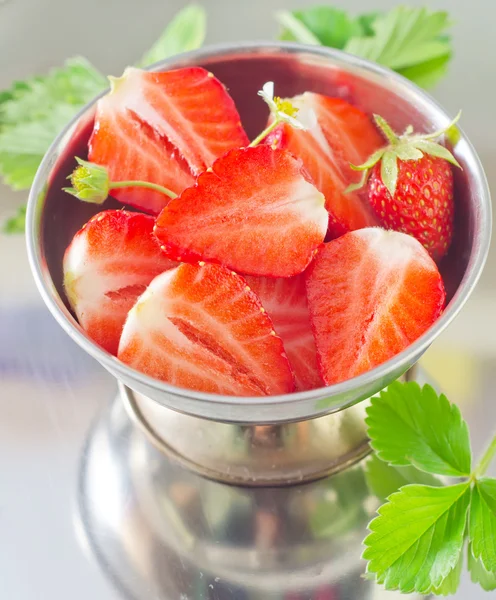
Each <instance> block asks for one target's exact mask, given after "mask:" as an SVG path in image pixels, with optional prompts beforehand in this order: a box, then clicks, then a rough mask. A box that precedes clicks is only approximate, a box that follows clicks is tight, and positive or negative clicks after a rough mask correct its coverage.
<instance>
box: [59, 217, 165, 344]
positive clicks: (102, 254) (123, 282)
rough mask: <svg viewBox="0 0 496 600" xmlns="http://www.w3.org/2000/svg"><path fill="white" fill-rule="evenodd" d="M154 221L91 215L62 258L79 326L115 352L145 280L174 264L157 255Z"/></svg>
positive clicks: (158, 251) (140, 218)
mask: <svg viewBox="0 0 496 600" xmlns="http://www.w3.org/2000/svg"><path fill="white" fill-rule="evenodd" d="M153 224H154V219H153V217H150V216H148V215H143V214H140V213H131V212H127V211H124V210H108V211H104V212H101V213H99V214H97V215H95V216H94V217H93V218H92V219H90V220H89V221H88V223H86V225H83V227H82V229H80V230H79V231H78V232H77V233H76V235H75V236H74V238H73V240H72V242H71V244H70V246H69V247H68V248H67V250H66V252H65V255H64V263H63V267H64V287H65V291H66V294H67V298H68V300H69V303H70V305H71V307H72V309H73V310H74V312H75V314H76V316H77V318H78V321H79V323H80V325H81V327H82V328H83V329H84V330H85V331H86V332H87V334H88V335H89V336H90V337H91V339H92V340H93V341H95V342H96V343H97V344H99V345H100V346H102V347H103V348H104V349H105V350H107V351H108V352H111V353H112V354H117V348H118V346H119V339H120V336H121V331H122V327H123V326H124V321H125V320H126V317H127V313H128V311H129V310H130V309H131V308H132V306H133V305H134V304H135V302H136V299H137V298H138V296H139V295H140V294H141V293H142V292H143V291H144V290H145V289H146V286H147V285H148V284H149V283H150V281H151V280H152V279H153V278H154V277H155V276H156V275H158V274H159V273H162V272H163V271H166V270H167V269H170V268H171V267H174V266H176V265H177V263H175V262H173V261H171V260H170V259H168V258H167V257H166V256H165V255H164V254H163V253H162V252H161V251H160V245H159V244H158V242H157V240H156V238H155V237H154V235H153V233H152V232H153Z"/></svg>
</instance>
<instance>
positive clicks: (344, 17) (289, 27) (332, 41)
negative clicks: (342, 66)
mask: <svg viewBox="0 0 496 600" xmlns="http://www.w3.org/2000/svg"><path fill="white" fill-rule="evenodd" d="M288 15H290V16H288ZM276 16H277V18H278V20H279V22H280V23H281V25H283V27H284V29H283V31H282V33H281V39H284V40H291V41H302V40H301V37H300V34H301V31H302V30H301V27H300V23H301V24H302V25H303V26H304V27H305V29H306V32H305V36H307V38H308V33H307V32H310V33H311V35H312V36H313V37H314V38H315V39H316V40H317V42H318V43H320V44H322V45H323V46H329V47H330V48H339V49H342V48H344V46H345V44H346V42H347V41H348V40H349V39H350V38H352V37H353V36H359V35H364V27H362V24H361V23H360V21H359V20H357V19H352V18H351V17H350V16H349V15H348V14H347V12H346V11H344V10H341V9H339V8H334V7H332V6H312V7H310V8H307V9H305V10H295V11H293V12H292V13H289V11H281V12H279V13H277V15H276ZM295 19H296V20H297V21H299V22H300V23H295ZM307 43H308V42H307ZM310 43H311V42H310ZM313 43H315V42H313Z"/></svg>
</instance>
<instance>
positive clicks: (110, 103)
mask: <svg viewBox="0 0 496 600" xmlns="http://www.w3.org/2000/svg"><path fill="white" fill-rule="evenodd" d="M247 144H248V138H247V136H246V133H245V131H244V129H243V127H242V125H241V122H240V118H239V114H238V112H237V110H236V107H235V106H234V102H233V100H232V98H231V97H230V96H229V94H228V93H227V91H226V89H225V87H224V86H223V85H222V84H221V83H220V81H219V80H218V79H216V78H215V77H214V76H213V75H212V74H211V73H209V72H208V71H206V70H205V69H202V68H200V67H188V68H185V69H177V70H175V71H167V72H164V73H150V72H148V71H141V70H140V69H135V68H128V69H126V71H125V72H124V75H123V76H122V77H121V78H118V79H116V78H113V79H112V80H111V91H110V93H109V94H107V95H106V96H104V97H103V98H101V99H100V100H99V101H98V104H97V111H96V119H95V126H94V130H93V134H92V136H91V139H90V143H89V160H90V161H92V162H95V163H97V164H101V165H104V166H106V167H107V168H108V170H109V176H110V179H111V180H112V181H123V180H126V181H127V180H143V181H149V182H151V183H157V184H159V185H162V186H164V187H166V188H168V189H170V190H172V191H173V192H175V193H177V194H179V193H181V192H182V191H183V190H184V189H185V188H187V187H189V186H191V185H193V183H194V176H196V175H198V174H199V173H201V172H202V171H204V170H205V169H206V168H207V167H208V166H210V165H211V164H212V163H213V161H214V160H215V159H216V158H218V157H219V156H222V155H223V154H224V153H225V152H227V151H228V150H230V149H232V148H237V147H239V146H243V145H247ZM112 195H113V196H114V197H115V198H117V199H118V200H120V201H121V202H124V203H127V204H131V205H133V206H137V207H138V208H141V209H143V210H145V211H147V212H150V213H152V214H158V213H159V212H160V210H161V209H162V208H163V207H164V206H165V205H166V204H167V201H168V198H166V197H164V196H163V195H162V194H160V193H157V192H154V191H151V190H146V189H138V188H124V189H118V190H117V189H116V190H115V191H114V192H113V194H112Z"/></svg>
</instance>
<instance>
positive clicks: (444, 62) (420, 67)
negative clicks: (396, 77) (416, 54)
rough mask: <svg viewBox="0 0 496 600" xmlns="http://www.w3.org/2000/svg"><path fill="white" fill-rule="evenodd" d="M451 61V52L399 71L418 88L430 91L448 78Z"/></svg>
mask: <svg viewBox="0 0 496 600" xmlns="http://www.w3.org/2000/svg"><path fill="white" fill-rule="evenodd" d="M450 60H451V52H447V53H446V54H445V55H444V56H438V57H437V58H433V59H431V60H427V61H424V62H423V63H419V64H416V65H413V66H411V67H405V68H404V69H398V73H399V74H400V75H403V77H406V78H407V79H410V81H413V82H414V83H416V84H417V85H418V86H420V87H422V88H425V89H428V88H432V87H434V86H435V85H436V84H437V83H439V81H440V80H441V79H443V77H445V76H446V74H447V72H448V65H449V62H450Z"/></svg>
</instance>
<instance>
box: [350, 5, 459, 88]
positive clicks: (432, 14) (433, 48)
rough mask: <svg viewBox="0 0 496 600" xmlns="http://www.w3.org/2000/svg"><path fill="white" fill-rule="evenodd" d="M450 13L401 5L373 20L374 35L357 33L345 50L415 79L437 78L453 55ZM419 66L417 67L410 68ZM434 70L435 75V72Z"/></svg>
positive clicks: (429, 80)
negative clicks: (450, 36) (410, 69)
mask: <svg viewBox="0 0 496 600" xmlns="http://www.w3.org/2000/svg"><path fill="white" fill-rule="evenodd" d="M450 25H451V24H450V21H449V18H448V13H446V12H444V11H430V10H428V9H427V8H413V7H407V6H398V7H396V8H393V9H392V10H391V11H389V12H388V13H385V14H383V15H381V16H379V17H377V18H376V19H375V20H373V21H372V23H371V25H370V27H371V28H372V29H373V35H368V36H367V35H365V36H361V37H354V38H352V39H350V40H349V41H348V43H347V44H346V46H345V48H344V49H345V51H346V52H350V53H351V54H355V55H357V56H361V57H362V58H367V59H368V60H372V61H375V62H377V63H379V64H382V65H385V66H387V67H389V68H391V69H394V70H396V71H403V75H405V76H411V77H412V78H413V77H414V78H415V79H414V80H415V81H418V82H420V83H421V82H422V79H424V81H427V83H431V82H435V81H437V79H439V77H440V75H441V74H443V71H442V69H444V68H445V66H446V64H447V61H448V60H449V58H450V55H451V43H450V38H449V37H448V36H447V35H446V30H447V29H448V28H449V27H450ZM412 67H416V68H417V69H416V71H415V72H413V71H410V72H408V71H406V69H409V68H412ZM433 73H434V75H433Z"/></svg>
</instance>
